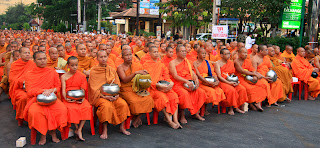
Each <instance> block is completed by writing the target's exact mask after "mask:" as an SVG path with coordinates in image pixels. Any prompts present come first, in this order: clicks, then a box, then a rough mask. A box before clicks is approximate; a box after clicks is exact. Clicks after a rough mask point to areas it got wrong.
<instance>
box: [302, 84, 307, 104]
mask: <svg viewBox="0 0 320 148" xmlns="http://www.w3.org/2000/svg"><path fill="white" fill-rule="evenodd" d="M303 84H304V100H308V84H307V83H304V82H302V85H303Z"/></svg>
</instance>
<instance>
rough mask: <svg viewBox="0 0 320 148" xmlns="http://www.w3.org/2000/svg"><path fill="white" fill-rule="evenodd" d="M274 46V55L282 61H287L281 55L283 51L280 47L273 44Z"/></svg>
mask: <svg viewBox="0 0 320 148" xmlns="http://www.w3.org/2000/svg"><path fill="white" fill-rule="evenodd" d="M273 48H274V57H276V58H278V59H279V60H281V61H285V60H284V58H283V57H281V54H282V53H281V51H280V47H279V46H276V45H273Z"/></svg>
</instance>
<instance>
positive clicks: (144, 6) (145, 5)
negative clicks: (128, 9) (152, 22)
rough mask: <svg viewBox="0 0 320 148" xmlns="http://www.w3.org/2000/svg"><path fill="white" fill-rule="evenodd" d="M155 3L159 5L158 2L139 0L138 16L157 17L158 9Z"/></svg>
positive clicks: (157, 0)
mask: <svg viewBox="0 0 320 148" xmlns="http://www.w3.org/2000/svg"><path fill="white" fill-rule="evenodd" d="M156 3H160V0H141V2H140V11H139V13H140V14H150V15H159V7H158V6H156Z"/></svg>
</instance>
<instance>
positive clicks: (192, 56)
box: [184, 43, 197, 63]
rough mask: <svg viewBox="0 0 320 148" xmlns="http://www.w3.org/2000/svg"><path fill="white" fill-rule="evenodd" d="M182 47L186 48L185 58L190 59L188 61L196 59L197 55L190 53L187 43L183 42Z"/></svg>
mask: <svg viewBox="0 0 320 148" xmlns="http://www.w3.org/2000/svg"><path fill="white" fill-rule="evenodd" d="M184 47H185V48H186V50H187V56H186V58H187V59H188V60H189V61H190V62H192V63H193V62H194V61H196V60H197V56H194V55H193V54H192V53H191V45H190V44H189V43H185V44H184Z"/></svg>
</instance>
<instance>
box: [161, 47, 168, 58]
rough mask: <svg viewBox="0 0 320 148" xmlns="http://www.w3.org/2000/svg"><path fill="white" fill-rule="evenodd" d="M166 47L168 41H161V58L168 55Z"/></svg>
mask: <svg viewBox="0 0 320 148" xmlns="http://www.w3.org/2000/svg"><path fill="white" fill-rule="evenodd" d="M166 48H167V44H166V43H161V44H160V48H159V49H160V51H159V54H160V58H163V57H164V56H165V55H166Z"/></svg>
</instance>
